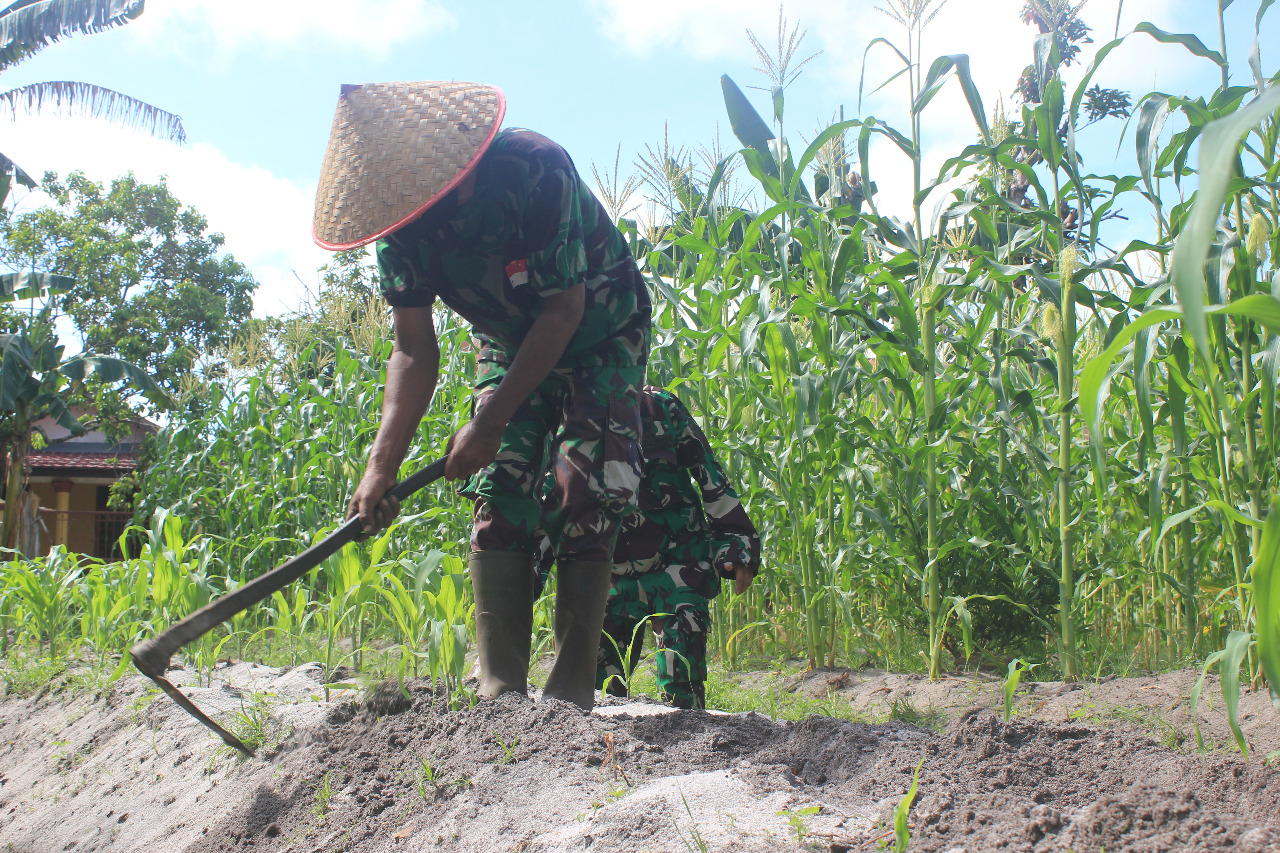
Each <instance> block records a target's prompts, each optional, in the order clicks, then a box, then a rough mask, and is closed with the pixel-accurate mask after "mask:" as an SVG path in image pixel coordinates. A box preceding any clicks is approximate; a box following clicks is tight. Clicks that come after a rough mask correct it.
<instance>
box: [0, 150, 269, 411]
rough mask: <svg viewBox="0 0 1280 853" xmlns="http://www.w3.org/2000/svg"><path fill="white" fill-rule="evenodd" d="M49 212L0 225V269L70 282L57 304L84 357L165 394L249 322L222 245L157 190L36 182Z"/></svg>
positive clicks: (248, 304) (77, 180)
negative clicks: (135, 373) (114, 361)
mask: <svg viewBox="0 0 1280 853" xmlns="http://www.w3.org/2000/svg"><path fill="white" fill-rule="evenodd" d="M42 188H43V189H44V191H45V192H46V193H48V194H49V196H50V197H51V198H52V199H53V201H54V204H53V205H51V206H48V207H45V208H41V209H39V210H35V211H32V212H29V213H23V214H17V215H15V214H4V215H2V216H0V261H3V262H4V263H6V264H7V265H8V266H10V267H11V268H13V269H18V270H34V271H39V272H48V273H56V274H59V275H66V276H70V277H72V278H74V279H75V281H76V285H75V287H74V288H73V289H72V290H71V291H70V292H68V293H66V294H64V295H63V296H61V297H60V302H61V309H62V311H63V312H64V313H65V314H66V315H67V316H68V317H70V318H71V320H72V322H73V323H74V324H75V327H76V329H77V330H78V331H79V333H80V335H81V340H82V344H83V346H84V349H85V351H86V352H88V353H92V354H95V355H117V356H119V357H121V358H123V359H125V360H127V361H130V362H133V363H135V364H138V365H141V366H144V367H146V368H147V369H148V370H149V371H150V372H151V373H153V374H154V375H155V376H156V378H157V379H158V380H159V381H160V382H161V383H163V384H164V385H165V386H167V387H169V388H175V387H176V385H177V382H178V380H179V378H180V377H181V376H182V375H183V374H184V373H186V372H187V371H189V370H190V369H191V367H192V366H193V364H194V363H195V360H196V358H197V356H198V355H199V354H200V353H202V352H207V351H209V350H210V349H216V348H220V347H223V346H225V345H226V344H227V343H228V342H229V341H230V340H231V338H232V337H233V336H234V335H235V334H236V332H237V331H238V330H239V329H240V327H241V326H242V325H243V324H244V323H245V321H246V320H248V319H249V313H250V310H251V308H252V296H253V291H254V289H255V288H256V287H257V282H256V281H255V280H254V278H253V276H252V274H251V273H250V272H249V270H248V269H247V268H246V267H245V266H244V265H243V264H241V263H240V262H239V261H237V260H236V259H235V258H234V257H232V256H231V255H229V254H225V253H223V251H222V248H223V244H224V238H223V236H222V235H221V234H219V233H216V232H213V233H211V232H209V230H208V222H207V221H206V219H205V218H204V216H202V215H201V214H200V213H199V212H198V211H196V210H195V209H194V208H191V207H187V206H184V205H183V204H182V202H180V201H179V200H178V199H177V198H175V197H174V195H173V193H172V192H170V190H169V187H168V185H167V184H166V182H165V181H164V180H163V179H161V181H160V183H158V184H148V183H143V182H141V181H139V180H138V179H137V178H135V177H134V176H133V175H132V174H130V175H127V176H125V177H123V178H118V179H117V180H115V181H113V182H112V183H111V186H110V189H107V188H105V187H104V186H103V185H102V184H99V183H96V182H94V181H91V180H89V179H88V178H86V177H85V176H84V175H83V174H82V173H80V172H73V173H72V174H71V175H69V176H67V178H66V179H65V180H60V179H59V178H58V177H57V176H56V175H54V174H52V173H49V174H46V175H45V178H44V181H43V183H42Z"/></svg>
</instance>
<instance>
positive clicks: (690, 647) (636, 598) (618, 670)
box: [596, 566, 711, 708]
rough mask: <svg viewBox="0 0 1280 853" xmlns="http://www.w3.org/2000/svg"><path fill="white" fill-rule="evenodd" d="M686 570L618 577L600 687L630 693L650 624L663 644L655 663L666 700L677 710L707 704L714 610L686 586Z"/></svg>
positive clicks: (610, 606) (599, 671) (678, 568)
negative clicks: (631, 677) (709, 636)
mask: <svg viewBox="0 0 1280 853" xmlns="http://www.w3.org/2000/svg"><path fill="white" fill-rule="evenodd" d="M685 568H687V567H681V566H672V567H670V568H668V569H667V570H666V571H655V572H645V573H644V574H638V575H619V574H615V575H614V576H613V584H612V588H611V589H610V591H609V603H608V606H607V608H606V611H605V617H604V635H603V636H602V637H601V638H600V653H599V656H598V657H597V659H596V686H597V687H599V688H600V689H601V690H604V691H606V692H608V693H611V694H613V695H615V696H626V695H627V680H628V677H629V673H631V672H633V671H634V670H635V668H636V666H637V665H638V664H639V663H640V656H641V653H642V652H643V650H644V635H645V633H646V628H645V626H646V624H647V626H648V629H649V630H652V631H653V636H654V640H655V642H656V643H657V656H656V661H655V663H656V668H657V671H658V690H659V692H660V693H661V694H662V698H663V700H664V701H666V702H670V703H671V704H673V705H675V706H676V707H677V708H703V707H705V706H706V692H705V690H706V689H705V685H704V682H706V680H707V631H708V629H709V628H710V626H711V611H710V607H709V605H708V601H707V598H706V597H705V596H703V595H700V594H698V593H697V592H694V591H693V590H692V589H690V588H689V587H688V586H686V585H685V584H684V581H683V580H682V577H681V575H682V570H683V569H685ZM686 573H687V572H686ZM624 658H625V660H624Z"/></svg>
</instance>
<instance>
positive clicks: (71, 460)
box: [27, 450, 138, 473]
mask: <svg viewBox="0 0 1280 853" xmlns="http://www.w3.org/2000/svg"><path fill="white" fill-rule="evenodd" d="M27 460H28V462H29V463H30V465H31V467H32V469H36V468H57V469H60V470H69V469H73V468H76V469H80V470H92V471H110V472H112V473H118V472H125V471H132V470H133V469H135V468H137V467H138V457H137V456H136V455H135V454H132V453H68V452H66V451H64V450H33V451H31V453H29V454H28V455H27Z"/></svg>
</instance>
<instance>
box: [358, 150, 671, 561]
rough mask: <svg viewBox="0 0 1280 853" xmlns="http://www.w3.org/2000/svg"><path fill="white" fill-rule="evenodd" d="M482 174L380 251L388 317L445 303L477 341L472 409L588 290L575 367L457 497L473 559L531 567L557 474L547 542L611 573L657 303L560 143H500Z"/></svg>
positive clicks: (633, 469)
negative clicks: (545, 499) (546, 495)
mask: <svg viewBox="0 0 1280 853" xmlns="http://www.w3.org/2000/svg"><path fill="white" fill-rule="evenodd" d="M473 174H474V175H475V186H474V190H473V193H472V195H471V196H470V197H469V198H468V199H467V201H466V202H463V203H459V202H458V199H457V194H456V193H454V194H450V195H448V196H446V197H445V198H444V199H442V200H441V201H440V202H438V203H437V204H435V205H434V206H432V207H431V208H429V209H428V210H427V212H426V213H425V214H423V216H422V217H420V218H419V219H417V220H415V221H414V222H412V223H410V224H408V225H406V226H404V227H403V228H400V229H398V230H397V231H395V232H394V233H392V234H390V235H388V237H387V238H386V239H384V240H381V241H379V242H378V249H377V251H378V263H379V266H380V268H381V271H382V292H383V295H384V296H385V298H386V300H387V302H389V303H390V304H391V305H393V306H400V307H420V306H429V305H432V304H433V303H434V301H435V299H436V298H437V297H439V298H440V300H441V301H443V302H444V303H445V304H446V305H447V306H449V307H450V308H451V309H453V310H454V311H455V312H457V313H458V314H459V315H461V316H462V317H463V318H464V319H466V320H468V321H469V322H470V323H471V324H472V326H473V327H474V330H475V333H476V337H477V338H478V339H479V342H480V353H479V357H478V364H479V366H478V371H477V372H478V376H477V378H476V390H475V394H474V396H473V405H474V406H476V407H479V406H481V405H483V403H484V401H485V400H486V399H487V398H488V395H489V394H491V393H492V392H493V390H494V389H496V388H497V386H498V383H499V382H501V381H502V377H503V376H505V375H506V371H507V369H508V367H509V365H510V363H511V360H512V358H514V356H515V353H516V351H517V349H518V348H519V346H520V343H521V341H523V340H524V337H525V335H526V334H527V333H528V331H529V328H530V326H532V324H533V321H534V320H535V319H536V317H537V316H538V313H539V309H540V306H541V304H542V300H543V298H544V297H546V296H550V295H553V294H556V293H561V292H563V291H565V290H568V289H569V288H571V287H573V286H575V285H576V284H578V283H579V282H582V283H584V284H585V288H586V293H585V306H584V310H583V315H582V321H581V323H580V324H579V326H578V330H577V331H576V332H575V333H574V335H573V337H572V338H571V339H570V341H569V344H568V347H567V348H566V349H565V352H564V355H563V356H561V358H560V360H559V362H558V363H557V364H556V366H555V368H554V369H553V370H552V372H551V374H550V375H548V376H547V378H546V379H545V380H544V381H543V382H542V383H541V384H540V385H539V386H538V387H537V389H536V390H535V391H534V392H533V393H532V394H531V395H530V396H529V398H528V399H527V400H525V402H524V403H523V404H522V405H521V406H520V408H519V409H518V410H517V412H516V414H515V416H514V417H513V418H512V420H511V421H510V423H508V424H507V427H506V429H505V430H504V431H503V434H502V444H501V448H500V449H499V451H498V455H497V458H496V459H495V460H494V462H493V463H492V464H491V465H489V466H488V467H487V468H485V469H483V470H481V471H480V472H478V473H477V474H476V475H475V476H474V477H472V478H471V479H470V480H469V481H468V482H467V483H466V484H465V485H464V487H463V489H462V490H461V491H462V493H463V494H464V495H467V496H468V497H470V498H472V499H473V500H474V501H475V515H474V522H475V523H474V527H473V530H472V539H471V548H472V550H474V551H521V552H525V553H528V552H529V551H531V550H532V549H533V547H534V542H535V540H534V538H533V536H534V531H535V529H536V527H537V525H538V519H539V516H540V513H541V510H540V505H539V497H540V494H539V487H540V486H541V484H542V481H543V475H544V473H545V472H546V471H548V470H550V471H551V472H552V474H553V483H554V495H553V499H552V500H553V503H554V511H553V512H551V513H549V515H548V528H547V529H548V531H549V532H550V534H551V535H552V537H553V538H554V539H555V541H556V543H557V546H558V547H557V550H558V552H559V554H560V556H561V557H562V558H570V557H571V558H573V559H578V560H603V561H608V560H610V559H611V557H612V549H613V540H614V538H615V537H616V535H617V528H618V523H619V520H620V518H621V516H622V514H623V513H624V512H625V511H626V510H627V509H628V507H630V506H632V505H634V502H635V488H636V485H637V484H638V482H639V475H640V467H639V466H640V450H639V444H638V438H639V433H640V417H639V410H638V408H637V404H636V396H635V395H636V389H637V387H638V386H639V384H640V382H641V381H642V379H643V376H644V364H645V360H646V358H647V356H648V348H649V319H650V313H651V308H650V303H649V293H648V290H647V288H646V286H645V283H644V279H643V278H642V277H641V275H640V271H639V270H638V269H637V268H636V264H635V261H634V259H633V258H632V257H631V253H630V250H629V249H628V247H627V244H626V240H625V239H624V238H623V236H622V235H621V234H620V233H619V232H618V230H617V228H615V227H614V226H613V224H612V223H611V222H610V221H609V216H608V214H607V213H605V211H604V208H602V207H601V206H600V203H599V201H597V200H596V198H595V196H594V195H592V194H591V192H590V190H588V189H587V187H586V186H585V185H584V184H583V182H582V180H581V178H580V177H579V176H578V173H577V170H576V169H575V168H574V165H573V161H572V160H570V159H569V155H568V154H566V153H565V151H564V149H563V148H561V147H560V146H558V145H556V144H555V143H554V142H552V141H551V140H549V139H547V138H546V137H543V136H540V135H539V134H536V133H533V132H532V131H528V130H510V129H509V130H504V131H502V132H500V133H499V134H498V135H497V136H496V137H495V139H494V141H493V144H492V145H491V146H490V147H489V149H488V150H487V151H486V152H485V154H484V155H483V157H482V158H481V160H480V162H479V164H478V165H477V166H476V168H475V171H474V172H473Z"/></svg>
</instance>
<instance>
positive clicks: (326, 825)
mask: <svg viewBox="0 0 1280 853" xmlns="http://www.w3.org/2000/svg"><path fill="white" fill-rule="evenodd" d="M240 667H241V668H240V669H238V670H234V671H228V672H224V673H223V678H224V683H223V684H221V685H219V686H218V687H215V688H202V689H200V688H189V689H188V692H191V693H193V694H196V695H195V698H196V701H198V702H200V703H201V704H202V705H205V706H208V707H216V706H218V705H219V703H220V704H221V706H222V707H223V708H227V709H231V710H233V711H234V708H235V703H236V702H237V701H241V702H242V701H243V699H244V696H245V695H248V694H249V691H250V690H256V691H260V692H266V693H269V694H273V695H274V699H273V703H274V704H273V706H272V723H271V725H272V727H273V730H275V731H276V732H278V733H279V734H281V735H283V734H286V733H287V735H288V736H287V737H286V738H285V739H284V740H283V742H281V743H280V744H279V746H278V749H275V750H274V751H272V752H271V753H270V754H269V755H268V756H267V757H266V758H265V759H254V760H244V759H239V758H236V757H234V756H231V755H225V754H221V753H219V751H218V746H219V743H218V742H217V741H216V740H214V739H212V738H211V737H209V736H208V734H207V732H206V731H205V730H204V729H203V728H201V727H200V726H199V725H198V724H196V723H195V722H194V721H192V720H191V719H190V718H189V717H187V715H186V714H184V713H183V712H182V711H181V710H179V709H177V708H175V707H174V706H173V703H172V702H170V701H169V700H168V699H167V698H164V697H160V698H155V697H153V696H151V695H150V694H148V693H147V692H145V689H144V688H143V686H142V684H140V683H138V682H131V681H127V680H126V681H124V682H122V683H121V684H119V685H117V687H116V688H115V689H114V690H112V691H111V693H110V694H109V695H108V696H106V697H104V698H93V697H90V696H84V695H79V696H72V695H58V694H55V693H52V692H46V693H45V694H44V695H41V696H37V697H31V698H26V699H10V700H6V701H4V702H3V703H0V848H3V847H4V845H5V844H6V843H7V844H8V845H9V847H8V848H7V849H10V850H17V851H39V852H40V853H44V851H54V850H75V851H98V850H111V851H135V850H186V851H190V853H198V851H210V852H211V851H233V850H234V851H253V853H266V851H272V853H280V852H281V851H290V853H327V851H351V853H375V851H377V852H382V851H419V850H437V849H439V850H457V851H491V850H501V851H529V853H532V851H578V850H588V849H594V850H608V851H619V853H629V852H630V851H635V853H639V851H679V850H686V849H689V850H699V849H706V850H732V851H735V853H753V851H760V853H764V852H765V851H770V852H771V853H772V851H779V850H825V851H832V853H844V851H854V850H858V851H862V850H866V851H871V850H875V849H877V848H878V846H880V845H881V844H883V843H888V842H891V841H892V838H893V835H892V825H893V811H894V808H895V807H896V806H897V805H898V803H899V801H900V800H901V799H902V797H903V795H904V794H905V793H906V792H907V790H908V788H909V787H910V785H911V782H912V778H913V776H914V775H915V774H916V772H917V768H919V771H918V772H919V789H918V795H917V797H916V799H915V801H914V805H913V807H912V809H911V812H910V818H909V827H910V832H911V841H910V847H909V849H910V850H912V851H949V853H960V851H964V853H980V851H992V850H1001V851H1029V853H1041V851H1067V850H1072V851H1076V853H1084V851H1100V850H1107V851H1120V850H1132V851H1174V850H1178V851H1183V850H1188V851H1201V850H1204V851H1209V850H1213V851H1217V850H1238V851H1280V773H1277V771H1274V770H1272V769H1270V768H1267V767H1265V766H1263V765H1262V764H1261V763H1260V762H1258V761H1254V762H1253V764H1252V765H1248V764H1245V763H1244V762H1243V761H1242V760H1241V759H1240V758H1239V757H1238V756H1235V755H1230V754H1223V753H1214V754H1209V755H1193V754H1185V753H1180V752H1176V751H1173V750H1170V749H1168V748H1167V747H1165V746H1162V745H1161V744H1159V743H1157V742H1156V741H1154V740H1152V739H1150V738H1149V737H1146V736H1144V735H1141V734H1137V733H1133V732H1125V731H1115V730H1108V729H1100V728H1096V727H1093V726H1089V725H1083V724H1079V723H1071V722H1065V723H1064V722H1054V721H1044V720H1035V719H1015V720H1013V721H1011V722H1003V721H1002V720H1001V719H1000V718H999V717H998V716H996V715H995V714H994V713H992V712H991V711H990V710H989V709H973V710H971V711H968V712H966V713H963V714H960V715H959V716H958V717H957V719H956V720H955V721H954V722H953V723H952V724H951V725H950V727H949V728H948V729H947V730H946V731H945V732H944V733H942V734H938V733H935V732H933V731H930V730H926V729H921V728H917V727H915V726H912V725H908V724H905V723H902V722H887V723H882V724H868V723H852V722H846V721H840V720H834V719H831V718H827V717H820V716H812V717H809V718H808V719H806V720H803V721H801V722H797V723H776V722H774V721H772V720H770V719H768V718H767V717H763V716H760V715H757V714H753V713H749V714H742V715H729V714H719V713H708V712H695V711H669V710H667V709H662V708H660V707H658V706H653V705H647V704H642V703H628V704H620V703H617V702H616V701H613V700H610V701H609V702H608V703H607V704H605V705H604V706H603V707H601V708H597V710H596V711H595V712H594V713H591V714H584V713H582V712H581V711H579V710H578V709H577V708H575V707H573V706H571V705H566V704H563V703H560V702H556V701H553V700H547V701H531V700H528V699H524V698H522V697H516V696H506V697H502V698H500V699H498V700H495V701H492V702H485V703H481V704H480V705H478V706H476V707H475V708H470V709H462V710H454V709H450V708H449V707H448V705H447V704H446V703H445V702H444V701H443V700H442V698H441V697H439V696H437V695H435V694H434V693H433V692H432V691H431V690H430V689H429V687H428V686H427V685H425V684H420V683H409V684H407V685H406V687H407V689H408V696H407V697H406V696H404V695H403V694H402V693H401V692H400V690H399V689H397V688H396V687H395V686H394V685H391V686H384V687H383V688H381V689H379V690H377V691H374V692H373V694H372V695H371V696H369V697H368V698H367V699H365V700H362V701H333V702H324V701H319V700H321V699H323V696H322V693H321V691H320V688H319V684H318V681H319V679H318V675H316V674H315V673H309V672H308V671H306V670H305V669H304V668H300V669H299V670H293V671H290V672H285V673H278V672H274V671H266V670H265V668H258V669H253V668H249V667H247V666H245V665H240ZM313 676H314V677H313ZM228 682H229V683H228ZM234 684H238V685H239V686H238V687H236V686H232V685H234ZM237 694H239V698H237Z"/></svg>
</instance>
